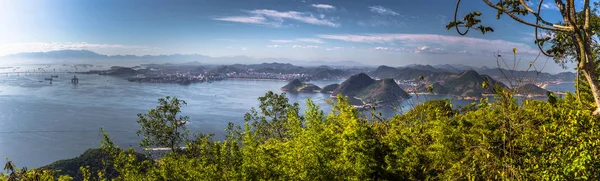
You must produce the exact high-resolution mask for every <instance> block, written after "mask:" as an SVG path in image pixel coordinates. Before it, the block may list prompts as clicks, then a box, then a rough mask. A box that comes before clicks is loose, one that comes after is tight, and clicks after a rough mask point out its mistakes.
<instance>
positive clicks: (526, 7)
mask: <svg viewBox="0 0 600 181" xmlns="http://www.w3.org/2000/svg"><path fill="white" fill-rule="evenodd" d="M519 2H520V3H521V5H522V6H523V7H524V8H525V9H526V10H527V11H529V12H530V13H531V14H533V15H534V16H535V18H536V19H537V20H536V21H541V22H542V23H543V24H546V25H548V26H553V25H554V24H552V23H550V22H548V21H546V20H544V19H543V18H542V17H541V16H540V11H539V10H538V11H537V12H536V11H534V10H533V9H531V8H529V6H528V5H527V3H525V0H519ZM542 2H543V0H541V1H540V4H539V5H542ZM536 24H537V23H536Z"/></svg>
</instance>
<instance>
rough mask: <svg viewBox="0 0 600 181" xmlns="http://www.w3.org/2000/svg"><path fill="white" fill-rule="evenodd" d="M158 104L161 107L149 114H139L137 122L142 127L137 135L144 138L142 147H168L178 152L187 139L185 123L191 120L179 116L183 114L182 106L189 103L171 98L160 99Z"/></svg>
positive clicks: (141, 143)
mask: <svg viewBox="0 0 600 181" xmlns="http://www.w3.org/2000/svg"><path fill="white" fill-rule="evenodd" d="M158 103H159V105H158V106H156V108H155V109H150V110H149V111H148V113H147V114H144V115H142V114H138V117H139V120H138V121H137V122H138V123H139V124H140V126H141V127H140V130H139V131H138V132H137V134H138V136H139V135H143V136H144V139H143V140H142V142H140V146H142V147H145V148H147V147H150V146H158V147H168V148H170V149H171V150H173V151H178V150H180V149H179V146H180V145H181V144H182V143H183V141H185V139H186V138H187V133H188V131H187V129H186V127H185V123H187V122H188V120H189V118H188V117H187V116H179V115H178V114H179V113H180V112H181V106H182V105H186V104H187V103H186V102H185V101H183V100H179V99H177V98H176V97H169V96H167V97H166V98H160V99H158Z"/></svg>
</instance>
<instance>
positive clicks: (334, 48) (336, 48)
mask: <svg viewBox="0 0 600 181" xmlns="http://www.w3.org/2000/svg"><path fill="white" fill-rule="evenodd" d="M325 50H328V51H334V50H344V48H343V47H333V48H327V49H325Z"/></svg>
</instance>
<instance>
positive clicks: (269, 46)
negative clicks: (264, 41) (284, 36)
mask: <svg viewBox="0 0 600 181" xmlns="http://www.w3.org/2000/svg"><path fill="white" fill-rule="evenodd" d="M280 47H283V46H282V45H267V48H280Z"/></svg>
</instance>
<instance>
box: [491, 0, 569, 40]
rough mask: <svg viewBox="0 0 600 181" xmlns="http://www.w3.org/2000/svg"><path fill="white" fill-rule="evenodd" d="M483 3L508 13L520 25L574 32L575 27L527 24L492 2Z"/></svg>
mask: <svg viewBox="0 0 600 181" xmlns="http://www.w3.org/2000/svg"><path fill="white" fill-rule="evenodd" d="M483 2H485V3H486V4H487V5H488V6H490V7H492V8H494V9H496V10H499V11H502V12H504V13H506V14H507V15H508V16H509V17H511V18H512V19H513V20H515V21H517V22H519V23H523V24H526V25H529V26H532V27H538V28H541V29H545V30H550V31H562V32H571V31H573V27H571V26H562V25H557V24H552V26H553V27H546V26H541V25H536V24H534V23H531V22H527V21H525V20H523V19H521V18H519V17H517V16H516V15H514V14H513V13H511V12H509V11H508V10H507V9H505V8H504V7H500V6H497V5H494V4H492V2H490V1H489V0H483Z"/></svg>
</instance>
